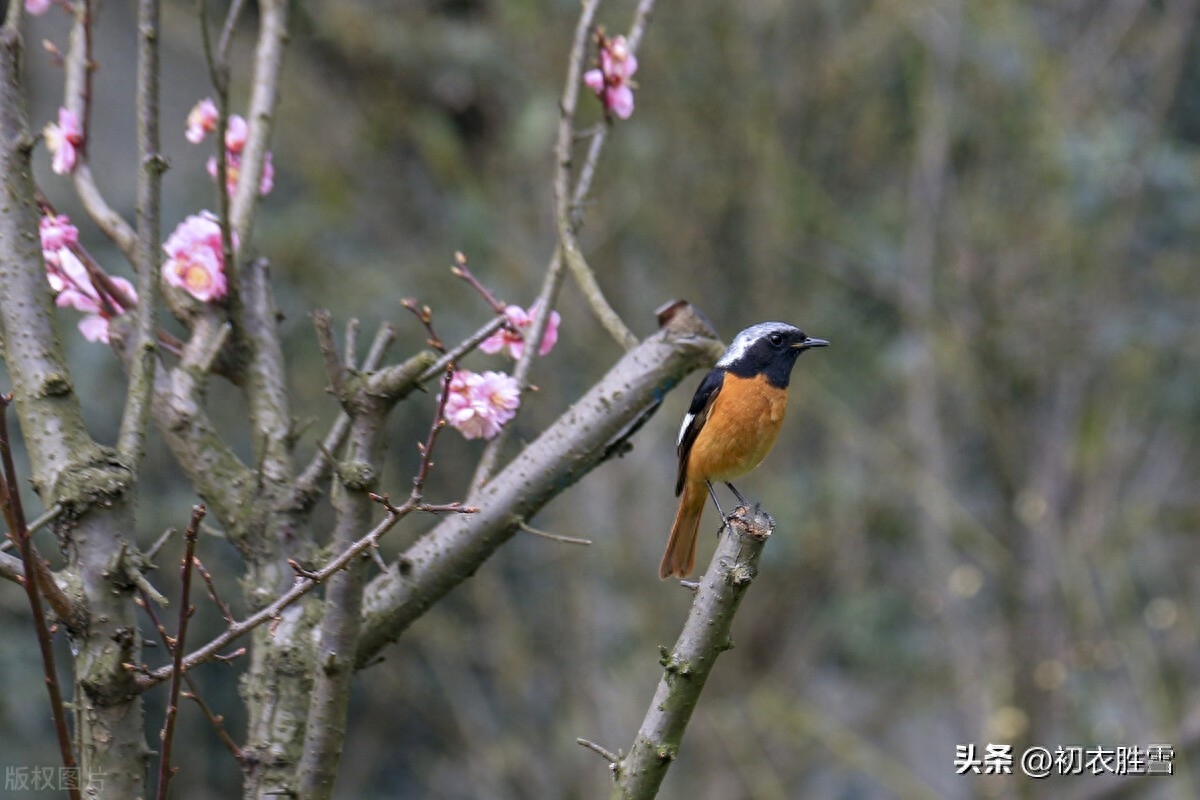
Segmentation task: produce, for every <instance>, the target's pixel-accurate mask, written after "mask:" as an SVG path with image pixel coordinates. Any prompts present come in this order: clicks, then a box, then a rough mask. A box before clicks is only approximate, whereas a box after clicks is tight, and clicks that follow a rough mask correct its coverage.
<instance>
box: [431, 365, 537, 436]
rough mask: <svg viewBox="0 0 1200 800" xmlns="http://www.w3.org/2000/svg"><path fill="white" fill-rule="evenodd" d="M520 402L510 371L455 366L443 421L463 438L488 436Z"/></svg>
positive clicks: (501, 425)
mask: <svg viewBox="0 0 1200 800" xmlns="http://www.w3.org/2000/svg"><path fill="white" fill-rule="evenodd" d="M520 405H521V387H520V386H519V385H518V384H517V380H516V378H513V377H512V376H511V375H506V374H505V373H503V372H492V371H487V372H471V371H470V370H458V371H456V372H455V373H454V375H453V377H452V378H451V379H450V388H449V394H448V395H447V397H446V412H445V415H446V422H447V423H448V424H449V425H450V426H451V427H454V428H457V429H458V430H459V431H460V432H461V433H462V435H463V438H465V439H479V438H483V439H491V438H493V437H494V436H495V435H496V434H498V433H499V432H500V428H502V427H503V426H504V424H505V423H506V422H508V421H509V420H511V419H512V418H513V417H515V416H516V415H517V408H518V407H519V406H520Z"/></svg>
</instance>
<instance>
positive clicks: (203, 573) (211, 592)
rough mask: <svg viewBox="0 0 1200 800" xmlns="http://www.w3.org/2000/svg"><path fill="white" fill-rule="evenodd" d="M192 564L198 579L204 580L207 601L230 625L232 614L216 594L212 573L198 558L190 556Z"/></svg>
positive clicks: (226, 604)
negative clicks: (211, 603)
mask: <svg viewBox="0 0 1200 800" xmlns="http://www.w3.org/2000/svg"><path fill="white" fill-rule="evenodd" d="M192 564H193V566H195V567H196V571H197V572H199V573H200V577H201V578H203V579H204V584H205V585H206V586H207V587H208V596H209V599H211V600H212V601H213V604H214V605H216V607H217V608H218V609H219V610H220V612H221V616H222V617H224V618H225V622H227V623H228V624H230V625H232V624H233V623H234V619H233V612H232V611H230V610H229V604H228V603H226V602H225V601H224V600H222V599H221V595H219V594H217V586H216V584H214V583H213V578H212V573H210V572H209V571H208V570H207V569H205V568H204V564H203V562H201V561H200V557H199V556H192Z"/></svg>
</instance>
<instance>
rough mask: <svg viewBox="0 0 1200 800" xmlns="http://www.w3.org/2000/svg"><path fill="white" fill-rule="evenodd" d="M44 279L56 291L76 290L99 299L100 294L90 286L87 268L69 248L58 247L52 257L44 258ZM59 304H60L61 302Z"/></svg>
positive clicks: (90, 278) (90, 281) (90, 279)
mask: <svg viewBox="0 0 1200 800" xmlns="http://www.w3.org/2000/svg"><path fill="white" fill-rule="evenodd" d="M46 281H47V282H48V283H49V284H50V288H51V289H53V290H54V291H55V292H56V293H61V292H76V293H79V294H84V295H86V296H88V297H91V298H94V299H95V300H96V301H99V299H100V295H98V294H97V293H96V289H95V288H94V287H93V286H92V277H91V276H90V275H88V271H87V268H86V267H84V266H83V262H81V261H80V260H79V258H78V256H76V255H75V254H74V253H72V252H71V251H70V249H68V248H66V247H60V248H58V250H56V251H54V253H53V258H52V259H51V258H47V259H46ZM59 305H62V304H61V303H60V304H59Z"/></svg>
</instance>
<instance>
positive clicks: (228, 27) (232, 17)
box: [217, 0, 246, 64]
mask: <svg viewBox="0 0 1200 800" xmlns="http://www.w3.org/2000/svg"><path fill="white" fill-rule="evenodd" d="M245 5H246V0H233V2H232V3H230V4H229V13H228V14H226V15H225V24H224V25H223V26H222V27H221V38H220V39H218V40H217V62H218V63H220V64H227V63H229V45H230V44H231V43H232V42H233V33H234V30H235V29H236V28H237V23H238V19H240V18H241V16H242V9H243V8H244V7H245Z"/></svg>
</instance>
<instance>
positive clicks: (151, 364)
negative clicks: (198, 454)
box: [117, 0, 166, 472]
mask: <svg viewBox="0 0 1200 800" xmlns="http://www.w3.org/2000/svg"><path fill="white" fill-rule="evenodd" d="M159 12H160V9H159V3H158V0H141V2H140V3H139V4H138V87H137V115H138V132H137V137H138V161H139V170H138V184H137V193H138V205H137V259H136V261H135V262H134V265H135V266H136V268H137V282H138V303H137V310H136V312H134V313H135V314H136V317H135V319H136V323H135V325H134V334H133V344H132V347H131V349H130V361H129V388H128V390H127V394H126V399H125V411H124V413H123V415H122V417H121V428H120V432H119V434H118V435H117V452H119V453H120V454H121V455H122V456H123V457H124V459H125V461H126V463H127V464H129V467H130V469H132V470H133V471H134V472H136V471H137V469H138V466H139V465H140V464H141V460H142V455H143V447H144V443H145V439H146V428H147V426H148V425H149V423H150V404H151V396H152V394H153V392H154V371H155V367H156V366H157V364H158V359H157V358H156V357H155V356H156V354H157V350H158V348H157V342H158V335H157V330H158V273H159V270H158V264H159V261H160V259H161V255H162V254H161V246H162V228H161V221H160V218H159V206H160V204H161V199H162V173H163V171H164V170H165V169H166V162H165V161H164V160H163V157H162V154H161V153H159V132H158V126H159V111H158V95H159V89H158V79H159V59H158V40H159V16H160V13H159Z"/></svg>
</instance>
